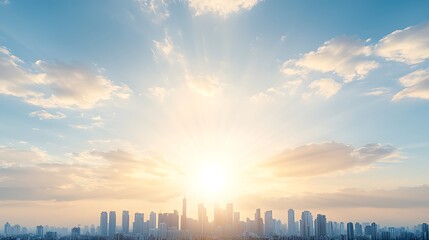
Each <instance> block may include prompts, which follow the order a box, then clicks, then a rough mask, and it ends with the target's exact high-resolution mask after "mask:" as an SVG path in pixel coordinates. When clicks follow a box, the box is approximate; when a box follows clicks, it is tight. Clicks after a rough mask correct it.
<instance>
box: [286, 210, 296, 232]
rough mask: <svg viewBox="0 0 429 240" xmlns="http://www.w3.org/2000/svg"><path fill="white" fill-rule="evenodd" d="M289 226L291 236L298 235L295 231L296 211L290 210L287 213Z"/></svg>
mask: <svg viewBox="0 0 429 240" xmlns="http://www.w3.org/2000/svg"><path fill="white" fill-rule="evenodd" d="M287 226H288V233H289V236H293V235H296V229H295V211H294V210H293V209H289V210H288V211H287Z"/></svg>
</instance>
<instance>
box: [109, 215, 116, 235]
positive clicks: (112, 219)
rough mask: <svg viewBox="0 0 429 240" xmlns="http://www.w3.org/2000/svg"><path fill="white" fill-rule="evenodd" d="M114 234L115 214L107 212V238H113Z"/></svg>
mask: <svg viewBox="0 0 429 240" xmlns="http://www.w3.org/2000/svg"><path fill="white" fill-rule="evenodd" d="M115 233H116V212H115V211H110V212H109V237H114V236H115Z"/></svg>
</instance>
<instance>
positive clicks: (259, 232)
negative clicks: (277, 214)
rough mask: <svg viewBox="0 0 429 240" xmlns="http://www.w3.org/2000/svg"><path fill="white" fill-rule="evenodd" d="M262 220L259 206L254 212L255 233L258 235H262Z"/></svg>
mask: <svg viewBox="0 0 429 240" xmlns="http://www.w3.org/2000/svg"><path fill="white" fill-rule="evenodd" d="M263 224H264V222H263V220H262V218H261V209H260V208H258V209H256V212H255V228H256V229H255V233H256V234H257V235H258V236H262V234H263V233H264V225H263Z"/></svg>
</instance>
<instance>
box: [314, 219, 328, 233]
mask: <svg viewBox="0 0 429 240" xmlns="http://www.w3.org/2000/svg"><path fill="white" fill-rule="evenodd" d="M314 228H315V234H316V237H319V238H321V237H326V236H327V235H326V216H325V215H322V214H317V217H316V221H315V225H314Z"/></svg>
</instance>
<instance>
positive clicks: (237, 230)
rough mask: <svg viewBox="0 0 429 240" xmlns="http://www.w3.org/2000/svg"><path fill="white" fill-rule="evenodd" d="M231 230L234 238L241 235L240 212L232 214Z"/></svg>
mask: <svg viewBox="0 0 429 240" xmlns="http://www.w3.org/2000/svg"><path fill="white" fill-rule="evenodd" d="M233 229H234V235H235V236H239V235H240V234H241V224H240V212H234V223H233Z"/></svg>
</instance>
